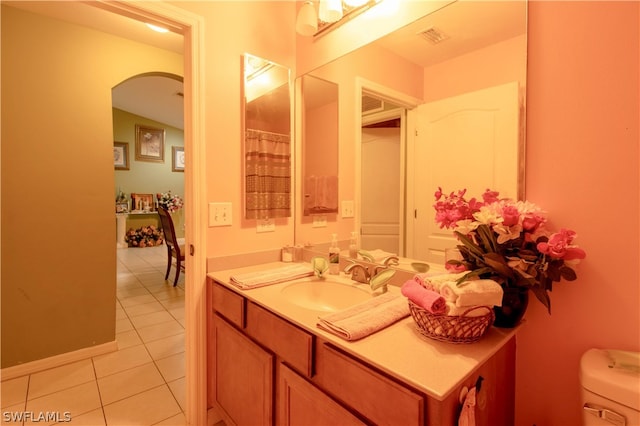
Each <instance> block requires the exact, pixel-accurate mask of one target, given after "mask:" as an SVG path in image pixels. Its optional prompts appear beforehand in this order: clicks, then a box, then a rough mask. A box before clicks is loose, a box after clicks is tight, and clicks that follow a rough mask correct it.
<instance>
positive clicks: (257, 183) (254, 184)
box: [242, 54, 291, 220]
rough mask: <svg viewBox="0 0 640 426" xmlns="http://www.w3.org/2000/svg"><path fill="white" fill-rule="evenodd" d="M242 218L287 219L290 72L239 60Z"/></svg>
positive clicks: (252, 58)
mask: <svg viewBox="0 0 640 426" xmlns="http://www.w3.org/2000/svg"><path fill="white" fill-rule="evenodd" d="M242 88H243V94H244V123H243V130H244V159H245V161H244V180H245V181H244V189H245V194H244V201H245V218H247V219H260V220H264V219H270V218H279V217H290V216H291V96H290V71H289V69H288V68H286V67H284V66H282V65H278V64H275V63H273V62H271V61H268V60H266V59H263V58H260V57H258V56H254V55H249V54H245V55H244V57H243V84H242Z"/></svg>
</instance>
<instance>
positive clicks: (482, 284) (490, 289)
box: [450, 280, 503, 307]
mask: <svg viewBox="0 0 640 426" xmlns="http://www.w3.org/2000/svg"><path fill="white" fill-rule="evenodd" d="M450 288H451V289H453V291H455V293H456V294H457V295H458V298H457V299H456V306H458V307H462V306H475V305H485V306H500V305H502V293H503V291H502V287H501V286H500V284H498V283H497V282H495V281H493V280H473V281H464V282H462V283H460V284H459V285H457V286H450Z"/></svg>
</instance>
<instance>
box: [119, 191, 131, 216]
mask: <svg viewBox="0 0 640 426" xmlns="http://www.w3.org/2000/svg"><path fill="white" fill-rule="evenodd" d="M128 212H129V203H128V202H127V196H126V195H125V194H124V192H122V190H120V189H118V195H116V213H128Z"/></svg>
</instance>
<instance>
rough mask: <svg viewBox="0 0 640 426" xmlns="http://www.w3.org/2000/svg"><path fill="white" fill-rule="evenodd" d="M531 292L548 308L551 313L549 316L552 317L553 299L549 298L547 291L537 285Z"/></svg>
mask: <svg viewBox="0 0 640 426" xmlns="http://www.w3.org/2000/svg"><path fill="white" fill-rule="evenodd" d="M531 291H532V292H533V294H535V295H536V298H537V299H538V300H539V301H540V302H541V303H542V304H543V305H544V306H546V307H547V311H548V312H549V315H551V299H550V298H549V294H547V291H546V290H545V289H543V288H542V287H540V286H537V285H535V286H533V287H531Z"/></svg>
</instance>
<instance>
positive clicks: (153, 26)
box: [147, 24, 169, 33]
mask: <svg viewBox="0 0 640 426" xmlns="http://www.w3.org/2000/svg"><path fill="white" fill-rule="evenodd" d="M147 27H149V28H151V29H152V30H153V31H157V32H159V33H168V32H169V30H168V29H166V28H163V27H159V26H157V25H153V24H147Z"/></svg>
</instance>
